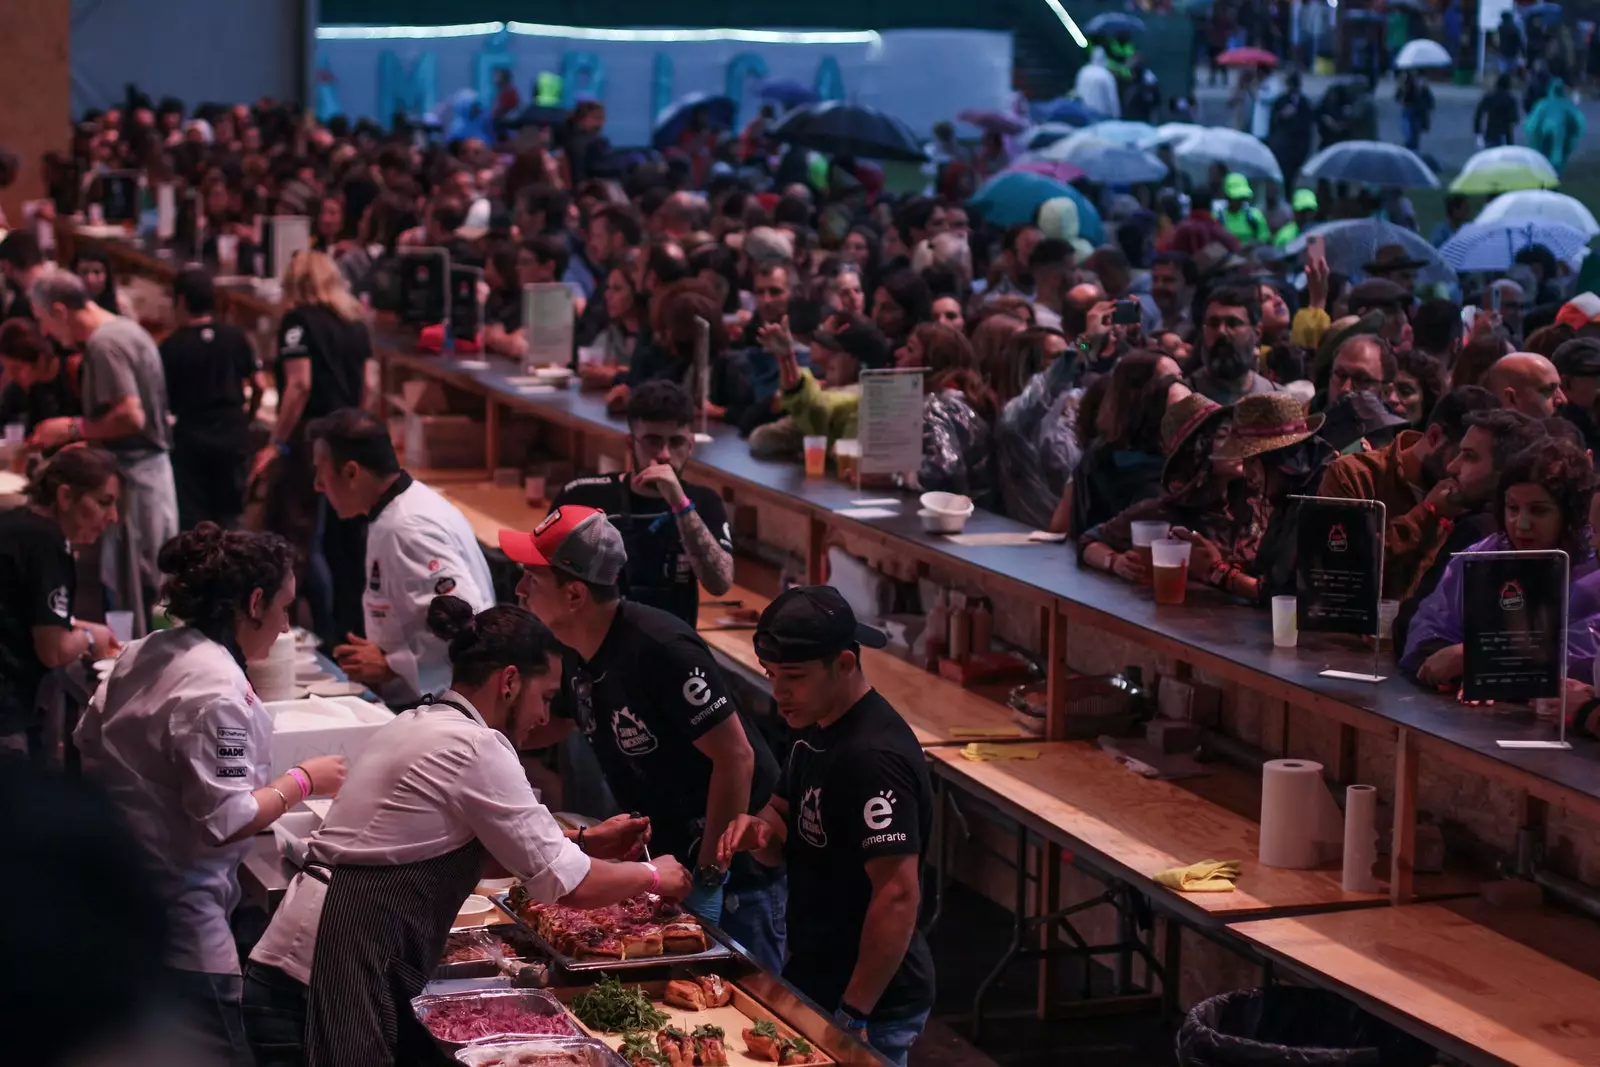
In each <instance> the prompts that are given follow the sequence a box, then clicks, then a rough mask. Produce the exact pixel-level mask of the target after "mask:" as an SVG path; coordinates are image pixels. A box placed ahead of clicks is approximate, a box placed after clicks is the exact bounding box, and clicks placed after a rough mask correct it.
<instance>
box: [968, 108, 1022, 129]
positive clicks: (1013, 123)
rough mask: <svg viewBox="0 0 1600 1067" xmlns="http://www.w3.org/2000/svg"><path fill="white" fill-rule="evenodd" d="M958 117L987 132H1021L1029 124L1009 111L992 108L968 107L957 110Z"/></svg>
mask: <svg viewBox="0 0 1600 1067" xmlns="http://www.w3.org/2000/svg"><path fill="white" fill-rule="evenodd" d="M956 119H957V121H960V122H965V123H966V124H967V125H969V126H976V127H978V128H979V129H980V130H983V131H984V132H986V133H1003V134H1006V135H1008V136H1009V135H1011V134H1014V133H1021V132H1022V131H1023V130H1025V129H1027V128H1028V124H1027V123H1026V122H1023V121H1022V120H1021V119H1019V118H1017V116H1015V115H1013V114H1011V113H1010V112H1008V111H995V110H993V109H990V108H981V107H979V108H968V109H967V110H965V111H958V112H956Z"/></svg>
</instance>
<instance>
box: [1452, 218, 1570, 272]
mask: <svg viewBox="0 0 1600 1067" xmlns="http://www.w3.org/2000/svg"><path fill="white" fill-rule="evenodd" d="M1588 243H1589V238H1588V237H1587V236H1586V235H1585V234H1584V233H1583V231H1581V230H1575V229H1573V228H1572V227H1571V226H1566V225H1563V224H1562V223H1559V222H1548V221H1543V220H1541V221H1538V222H1469V223H1468V224H1467V225H1465V226H1463V227H1461V229H1459V230H1457V231H1456V233H1455V236H1453V237H1451V238H1450V240H1448V241H1446V242H1445V243H1444V245H1443V246H1441V247H1440V249H1439V255H1440V256H1441V257H1442V258H1443V259H1444V261H1445V262H1446V263H1448V264H1450V265H1451V266H1452V267H1454V268H1455V269H1456V270H1458V271H1503V270H1506V269H1508V268H1509V267H1510V266H1511V264H1512V263H1513V262H1515V261H1516V258H1517V253H1518V252H1520V251H1522V250H1523V249H1524V248H1528V247H1530V246H1532V245H1543V246H1544V247H1546V248H1548V249H1549V250H1550V252H1551V254H1553V255H1554V256H1555V257H1556V259H1558V260H1561V261H1563V262H1567V261H1570V260H1571V259H1572V258H1573V257H1574V256H1576V255H1578V253H1580V252H1582V251H1583V250H1584V248H1585V247H1586V246H1587V245H1588Z"/></svg>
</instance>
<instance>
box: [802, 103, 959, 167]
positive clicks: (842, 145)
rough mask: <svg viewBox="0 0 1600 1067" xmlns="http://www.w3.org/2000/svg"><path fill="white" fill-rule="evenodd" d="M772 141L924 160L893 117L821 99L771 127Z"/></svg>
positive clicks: (847, 153)
mask: <svg viewBox="0 0 1600 1067" xmlns="http://www.w3.org/2000/svg"><path fill="white" fill-rule="evenodd" d="M771 136H772V138H773V140H775V141H777V142H779V143H780V144H785V143H786V144H791V145H795V146H797V147H800V148H810V149H812V150H814V151H817V152H826V153H829V154H831V155H836V156H860V157H862V158H864V159H898V160H905V161H907V162H913V163H920V162H922V161H923V160H925V159H927V158H928V157H927V155H926V153H924V152H923V151H922V149H921V147H919V146H918V144H917V137H916V135H915V134H913V133H912V132H911V128H910V127H908V126H907V125H906V124H905V123H903V122H901V121H900V120H899V119H897V118H893V117H891V116H889V115H886V114H884V113H883V112H881V111H879V110H878V109H877V108H873V107H867V106H866V105H864V104H846V103H843V102H841V101H838V100H824V101H823V102H822V103H820V104H807V105H805V106H804V107H797V108H795V109H794V110H793V111H791V112H789V113H788V114H787V115H785V116H783V118H782V119H780V120H778V125H777V126H775V127H773V130H772V134H771Z"/></svg>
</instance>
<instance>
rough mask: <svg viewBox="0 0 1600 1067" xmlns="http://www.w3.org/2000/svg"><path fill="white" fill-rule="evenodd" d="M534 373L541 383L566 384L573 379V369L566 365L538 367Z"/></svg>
mask: <svg viewBox="0 0 1600 1067" xmlns="http://www.w3.org/2000/svg"><path fill="white" fill-rule="evenodd" d="M533 375H534V377H535V378H538V379H539V382H540V384H541V385H556V386H561V385H566V384H567V382H569V381H571V380H572V371H571V370H569V369H568V368H566V367H538V368H536V369H535V370H534V372H533Z"/></svg>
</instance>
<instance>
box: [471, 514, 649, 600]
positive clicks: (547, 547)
mask: <svg viewBox="0 0 1600 1067" xmlns="http://www.w3.org/2000/svg"><path fill="white" fill-rule="evenodd" d="M500 551H502V552H504V553H505V554H506V555H507V556H508V557H510V559H511V561H512V562H513V563H520V564H522V565H523V566H525V567H553V568H555V569H556V570H558V571H565V572H566V573H567V574H570V575H572V576H573V577H575V578H581V579H583V580H584V581H586V582H589V583H591V584H593V585H615V584H616V582H617V577H618V575H620V574H621V573H622V568H623V567H625V566H626V565H627V563H628V550H627V549H626V548H624V547H623V545H622V534H621V533H619V532H618V530H617V528H616V527H615V526H613V525H611V520H610V519H608V518H606V513H605V512H603V511H600V510H598V509H596V508H585V507H578V506H576V505H569V506H567V507H560V508H556V509H555V510H554V511H552V512H550V514H548V515H546V516H545V517H544V519H543V520H542V521H541V522H540V523H539V525H538V526H535V527H534V528H533V532H532V533H523V532H522V531H521V530H501V531H500Z"/></svg>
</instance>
